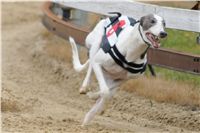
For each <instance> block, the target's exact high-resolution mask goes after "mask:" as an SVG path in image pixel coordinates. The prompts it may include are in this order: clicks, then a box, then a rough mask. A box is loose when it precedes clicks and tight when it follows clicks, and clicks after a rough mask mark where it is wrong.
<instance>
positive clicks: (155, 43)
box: [152, 41, 160, 48]
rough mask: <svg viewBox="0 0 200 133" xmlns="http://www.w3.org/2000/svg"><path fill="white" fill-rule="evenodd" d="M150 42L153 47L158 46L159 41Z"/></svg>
mask: <svg viewBox="0 0 200 133" xmlns="http://www.w3.org/2000/svg"><path fill="white" fill-rule="evenodd" d="M152 43H153V47H154V48H159V47H160V43H159V41H153V42H152Z"/></svg>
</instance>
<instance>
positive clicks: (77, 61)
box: [69, 37, 89, 72]
mask: <svg viewBox="0 0 200 133" xmlns="http://www.w3.org/2000/svg"><path fill="white" fill-rule="evenodd" d="M69 41H70V44H71V46H72V59H73V67H74V69H75V71H77V72H80V71H82V70H84V69H85V68H87V67H88V64H89V59H88V60H87V61H86V62H85V63H84V64H81V62H80V59H79V54H78V50H77V46H76V43H75V41H74V39H73V38H72V37H69Z"/></svg>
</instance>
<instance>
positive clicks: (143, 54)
mask: <svg viewBox="0 0 200 133" xmlns="http://www.w3.org/2000/svg"><path fill="white" fill-rule="evenodd" d="M137 22H139V21H137ZM140 26H141V25H140V23H139V25H138V30H139V33H140V36H141V38H142V40H143V41H144V42H145V43H146V44H147V46H148V47H147V48H146V50H145V51H144V53H142V54H141V56H140V58H141V59H143V58H144V56H145V54H146V53H147V50H148V49H149V48H150V46H151V44H150V43H148V42H147V41H145V40H144V37H143V35H142V32H141V30H140Z"/></svg>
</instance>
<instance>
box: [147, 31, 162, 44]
mask: <svg viewBox="0 0 200 133" xmlns="http://www.w3.org/2000/svg"><path fill="white" fill-rule="evenodd" d="M146 37H147V38H148V40H149V41H150V42H151V44H152V46H153V47H154V48H159V47H160V39H159V37H158V36H156V35H154V34H152V33H150V32H147V33H146Z"/></svg>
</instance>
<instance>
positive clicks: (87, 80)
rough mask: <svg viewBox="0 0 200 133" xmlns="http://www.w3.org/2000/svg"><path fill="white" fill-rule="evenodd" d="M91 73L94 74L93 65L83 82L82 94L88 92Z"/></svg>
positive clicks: (80, 90) (80, 91)
mask: <svg viewBox="0 0 200 133" xmlns="http://www.w3.org/2000/svg"><path fill="white" fill-rule="evenodd" d="M91 75H92V66H91V65H89V67H88V71H87V74H86V76H85V79H84V81H83V84H82V86H81V88H80V89H79V93H80V94H86V92H87V86H88V85H89V82H90V79H91Z"/></svg>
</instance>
